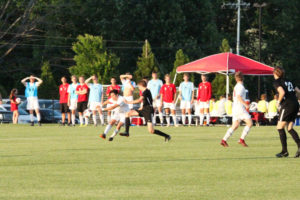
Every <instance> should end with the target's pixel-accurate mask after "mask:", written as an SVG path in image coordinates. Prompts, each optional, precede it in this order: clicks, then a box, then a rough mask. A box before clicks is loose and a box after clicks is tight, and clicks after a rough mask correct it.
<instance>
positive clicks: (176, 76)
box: [173, 72, 177, 84]
mask: <svg viewBox="0 0 300 200" xmlns="http://www.w3.org/2000/svg"><path fill="white" fill-rule="evenodd" d="M176 78H177V72H176V74H175V76H174V80H173V84H175V81H176Z"/></svg>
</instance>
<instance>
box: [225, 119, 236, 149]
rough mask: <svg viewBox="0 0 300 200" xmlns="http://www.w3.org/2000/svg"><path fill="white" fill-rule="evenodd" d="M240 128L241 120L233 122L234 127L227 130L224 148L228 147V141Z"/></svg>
mask: <svg viewBox="0 0 300 200" xmlns="http://www.w3.org/2000/svg"><path fill="white" fill-rule="evenodd" d="M239 126H240V120H238V119H234V120H232V126H231V127H230V128H229V129H228V130H227V132H226V134H225V136H224V137H223V139H222V141H221V145H222V146H224V147H228V144H227V140H228V139H229V138H230V137H231V136H232V134H233V132H234V131H235V130H236V129H237V128H238V127H239Z"/></svg>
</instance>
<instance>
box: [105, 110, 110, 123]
mask: <svg viewBox="0 0 300 200" xmlns="http://www.w3.org/2000/svg"><path fill="white" fill-rule="evenodd" d="M110 119H111V111H107V119H106V120H107V123H109V122H110Z"/></svg>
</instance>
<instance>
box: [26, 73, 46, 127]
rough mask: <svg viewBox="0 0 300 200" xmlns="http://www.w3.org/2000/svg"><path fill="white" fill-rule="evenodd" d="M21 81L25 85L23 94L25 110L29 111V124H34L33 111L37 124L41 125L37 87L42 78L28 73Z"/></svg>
mask: <svg viewBox="0 0 300 200" xmlns="http://www.w3.org/2000/svg"><path fill="white" fill-rule="evenodd" d="M28 80H29V81H28ZM21 83H22V84H23V85H24V86H25V88H26V89H25V96H26V97H27V110H29V113H30V121H31V124H30V125H31V126H34V121H33V120H34V117H33V112H34V111H35V113H36V117H37V120H38V125H39V126H41V114H40V110H39V108H40V106H39V100H38V87H39V86H40V85H41V84H42V83H43V81H42V79H40V78H37V77H35V76H34V75H30V76H29V77H26V78H24V79H23V80H22V81H21Z"/></svg>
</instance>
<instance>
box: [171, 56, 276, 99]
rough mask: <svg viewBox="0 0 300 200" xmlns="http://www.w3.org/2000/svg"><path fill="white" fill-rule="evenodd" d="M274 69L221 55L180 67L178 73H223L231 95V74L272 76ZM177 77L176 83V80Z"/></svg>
mask: <svg viewBox="0 0 300 200" xmlns="http://www.w3.org/2000/svg"><path fill="white" fill-rule="evenodd" d="M273 70H274V68H273V67H270V66H268V65H265V64H263V63H260V62H257V61H255V60H252V59H250V58H246V57H244V56H240V55H236V54H233V53H219V54H214V55H211V56H207V57H204V58H202V59H199V60H196V61H193V62H190V63H187V64H185V65H182V66H179V67H178V68H177V69H176V75H177V73H199V74H208V73H221V74H224V75H226V76H227V79H226V94H227V95H228V93H229V74H232V73H235V72H238V71H241V72H243V74H245V75H272V74H273ZM176 75H175V78H174V81H175V79H176Z"/></svg>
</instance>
